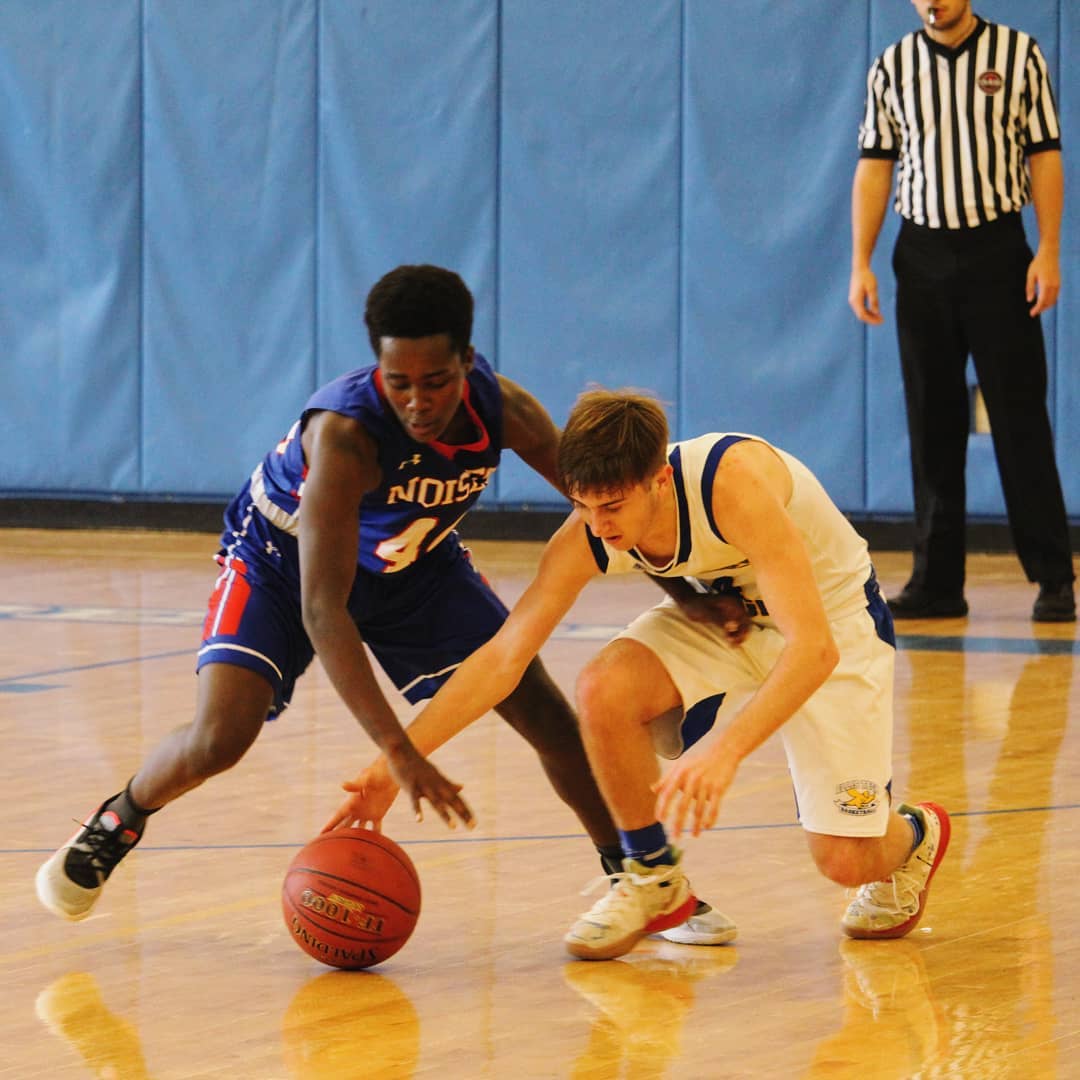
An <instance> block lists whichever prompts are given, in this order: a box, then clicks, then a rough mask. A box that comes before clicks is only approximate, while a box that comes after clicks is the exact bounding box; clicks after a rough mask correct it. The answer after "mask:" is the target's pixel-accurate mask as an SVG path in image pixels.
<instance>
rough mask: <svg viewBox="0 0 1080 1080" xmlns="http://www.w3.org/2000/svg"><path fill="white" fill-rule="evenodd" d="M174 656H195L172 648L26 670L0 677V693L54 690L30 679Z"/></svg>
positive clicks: (55, 676)
mask: <svg viewBox="0 0 1080 1080" xmlns="http://www.w3.org/2000/svg"><path fill="white" fill-rule="evenodd" d="M174 656H191V657H194V656H195V650H194V649H173V650H171V651H170V652H162V653H148V654H147V655H146V656H125V657H124V658H123V659H121V660H99V661H98V662H97V663H95V664H79V665H77V666H75V667H62V668H53V669H52V670H50V671H28V672H26V673H24V674H22V675H8V676H7V677H5V678H2V679H0V694H27V693H31V692H32V691H34V690H56V689H58V687H57V686H56V685H55V684H53V685H51V686H50V685H48V684H44V685H41V684H34V683H33V682H31V681H30V680H32V679H50V678H59V677H61V676H64V675H73V674H75V673H76V672H78V671H96V670H97V669H98V668H108V667H121V666H123V665H125V664H144V663H146V662H147V661H149V660H168V659H169V658H171V657H174Z"/></svg>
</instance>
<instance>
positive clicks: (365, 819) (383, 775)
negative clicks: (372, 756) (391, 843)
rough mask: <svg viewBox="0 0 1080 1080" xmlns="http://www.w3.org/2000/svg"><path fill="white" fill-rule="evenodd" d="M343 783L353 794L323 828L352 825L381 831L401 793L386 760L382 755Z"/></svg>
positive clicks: (323, 829)
mask: <svg viewBox="0 0 1080 1080" xmlns="http://www.w3.org/2000/svg"><path fill="white" fill-rule="evenodd" d="M341 786H342V788H343V789H344V790H345V791H348V792H350V793H351V794H350V795H349V797H348V798H347V799H346V800H345V801H344V802H343V803H342V804H341V805H340V806H339V807H338V808H337V810H335V811H334V813H333V814H332V815H331V817H330V820H329V821H327V823H326V824H325V825H324V826H323V827H322V831H323V832H329V831H330V830H331V829H338V828H341V827H342V826H353V827H358V828H362V829H374V830H375V832H382V819H383V818H384V817H385V816H386V813H387V811H388V810H389V809H390V807H391V806H393V804H394V800H395V799H396V798H397V794H398V786H397V784H395V783H394V781H393V780H392V779H391V777H390V773H389V772H388V771H387V768H386V762H385V761H383V760H382V759H381V758H380V759H379V760H378V761H377V762H376V763H375V764H374V765H369V766H368V768H366V769H365V770H364V771H363V772H362V773H360V775H359V776H357V777H356V779H355V780H346V781H345V782H344V783H343V784H342V785H341Z"/></svg>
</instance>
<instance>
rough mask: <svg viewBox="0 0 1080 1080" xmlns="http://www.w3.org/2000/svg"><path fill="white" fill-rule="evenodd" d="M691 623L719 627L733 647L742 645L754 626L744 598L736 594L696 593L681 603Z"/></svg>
mask: <svg viewBox="0 0 1080 1080" xmlns="http://www.w3.org/2000/svg"><path fill="white" fill-rule="evenodd" d="M679 606H680V607H681V608H682V610H683V611H684V612H685V613H686V617H687V618H688V619H690V621H691V622H704V623H712V624H713V625H715V626H719V627H720V629H721V630H723V631H724V633H725V634H726V635H727V639H728V641H730V642H731V643H732V645H741V644H742V643H743V641H744V640H745V639H746V635H747V634H748V633H749V632H750V627H751V626H752V625H753V623H752V622H751V619H750V616H749V614H747V611H746V605H745V604H744V603H743V601H742V597H741V596H738V595H736V594H735V593H695V594H694V595H692V596H688V597H686V598H685V599H683V600H680V601H679Z"/></svg>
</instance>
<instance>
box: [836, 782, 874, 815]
mask: <svg viewBox="0 0 1080 1080" xmlns="http://www.w3.org/2000/svg"><path fill="white" fill-rule="evenodd" d="M833 803H834V804H835V805H836V806H837V808H838V809H839V810H840V813H842V814H853V815H854V816H855V817H863V816H864V815H866V814H872V813H873V812H874V811H875V810H876V809H877V808H878V786H877V784H875V783H874V781H873V780H848V781H845V782H844V783H843V784H840V785H839V786H838V787H837V789H836V795H835V797H834V798H833Z"/></svg>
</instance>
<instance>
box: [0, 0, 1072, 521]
mask: <svg viewBox="0 0 1080 1080" xmlns="http://www.w3.org/2000/svg"><path fill="white" fill-rule="evenodd" d="M978 10H979V12H980V13H981V14H983V15H985V16H987V17H990V18H997V19H1001V20H1003V21H1009V20H1011V19H1012V20H1016V21H1017V23H1018V25H1020V26H1022V27H1023V28H1024V29H1026V30H1028V31H1030V32H1031V33H1032V34H1034V35H1035V36H1036V37H1037V38H1038V40H1039V42H1040V44H1041V45H1042V48H1043V51H1044V52H1045V53H1046V55H1047V58H1048V61H1049V63H1050V65H1051V71H1052V75H1053V77H1054V81H1055V88H1056V90H1057V97H1058V104H1059V107H1060V112H1061V118H1062V122H1063V133H1064V134H1063V138H1064V146H1065V162H1066V172H1067V176H1068V178H1069V183H1068V195H1067V198H1066V214H1065V224H1064V227H1063V230H1062V276H1063V289H1062V294H1061V300H1060V303H1059V305H1058V307H1057V308H1056V309H1055V311H1054V312H1052V313H1051V315H1050V316H1049V317H1047V318H1044V327H1045V330H1046V336H1047V344H1048V350H1049V357H1050V371H1051V392H1050V403H1051V409H1052V416H1053V419H1054V423H1055V430H1056V434H1057V445H1058V457H1059V463H1060V467H1061V473H1062V479H1063V483H1064V486H1065V491H1066V498H1067V502H1068V504H1069V507H1070V511H1071V512H1072V514H1073V515H1074V516H1076V515H1078V514H1080V472H1078V470H1077V469H1076V468H1075V464H1076V462H1077V461H1078V460H1080V431H1078V426H1077V424H1076V423H1075V422H1073V420H1072V418H1073V417H1075V415H1076V413H1077V410H1078V408H1080V365H1077V364H1076V363H1075V361H1074V360H1073V358H1074V357H1075V356H1076V355H1077V353H1078V350H1080V239H1078V232H1080V207H1078V202H1080V195H1078V194H1077V183H1076V178H1077V177H1080V77H1078V76H1077V75H1076V72H1077V71H1078V70H1080V14H1078V11H1077V9H1076V5H1075V3H1074V2H1073V0H1030V2H1028V3H1026V4H1024V5H1023V11H1022V12H1019V9H1017V8H1016V6H1015V5H1014V4H1010V3H1008V2H1007V0H985V2H984V3H981V4H980V5H979V7H978ZM739 11H740V9H739V8H738V6H737V5H732V4H728V3H718V2H716V0H581V2H580V3H572V4H568V3H565V2H564V0H455V2H454V3H446V2H445V0H191V2H185V3H179V2H176V0H95V2H94V3H93V4H87V3H85V2H83V0H8V2H6V3H3V4H0V295H2V296H3V302H2V303H0V357H2V360H0V363H2V365H3V367H2V371H3V393H2V394H0V424H3V425H4V429H5V433H6V434H7V435H8V436H9V437H10V439H11V443H12V445H15V446H18V447H19V448H20V449H19V453H18V454H16V455H12V456H10V457H9V462H8V469H7V473H6V476H5V479H4V480H3V482H2V483H0V495H3V494H6V495H9V496H10V495H18V494H20V493H35V494H38V493H46V494H53V495H71V496H81V495H88V496H100V495H117V496H147V497H157V498H160V497H177V498H183V497H219V496H220V497H224V496H228V495H229V494H231V493H232V492H233V491H234V490H235V489H236V488H237V487H238V485H239V484H240V483H241V482H242V481H243V480H244V478H245V477H246V476H247V474H248V472H249V471H250V469H251V467H252V466H253V464H254V463H255V461H256V460H257V459H258V458H259V457H260V456H261V454H262V453H263V452H264V451H265V449H266V448H267V447H268V446H269V445H270V444H272V443H273V442H274V441H275V440H276V439H278V438H279V437H280V436H281V435H282V434H283V433H284V432H285V430H286V429H287V428H288V426H289V424H290V423H291V422H292V420H293V419H294V417H295V415H296V413H297V410H298V409H299V408H300V407H301V405H302V404H303V402H304V400H305V399H306V397H307V395H308V394H309V393H310V392H311V391H312V390H313V389H314V388H315V387H316V386H318V385H319V384H320V383H322V382H325V381H326V380H328V379H330V378H332V377H334V376H335V375H337V374H339V373H340V372H342V371H345V370H347V369H349V368H352V367H355V366H359V365H362V364H366V363H369V362H370V360H371V351H370V347H369V345H368V342H367V335H366V332H365V329H364V325H363V303H364V297H365V295H366V293H367V291H368V289H369V288H370V287H371V285H372V284H373V283H374V281H375V280H376V279H377V278H378V277H379V276H380V275H381V274H383V273H384V272H385V271H386V270H389V269H391V268H392V267H393V266H396V265H398V264H399V263H404V262H421V261H424V262H436V263H441V264H443V265H448V266H452V267H454V268H456V269H458V270H459V271H460V272H461V273H462V275H463V276H464V277H465V279H466V280H467V281H468V282H469V284H470V285H471V287H472V288H473V291H474V292H475V294H476V299H477V320H476V328H475V334H474V341H475V343H476V345H477V347H478V348H479V349H480V351H481V352H484V353H485V354H486V355H488V357H489V358H490V359H492V360H493V361H494V363H495V364H496V367H497V368H498V370H499V371H501V372H502V373H504V374H506V375H508V376H509V377H511V378H514V379H516V380H518V381H520V382H522V383H523V384H524V385H526V386H527V387H528V388H529V389H531V390H533V392H534V393H536V395H537V396H538V397H539V398H540V400H541V401H542V402H543V403H544V405H545V406H546V407H547V408H548V409H549V410H550V412H551V413H552V415H553V416H554V418H555V420H556V422H559V423H561V422H562V421H563V420H564V419H565V416H566V412H567V409H568V408H569V407H570V405H571V403H572V402H573V400H574V398H575V397H576V395H577V394H578V393H579V392H580V391H581V390H582V389H584V388H585V387H586V385H587V384H588V383H590V382H598V383H602V384H604V385H607V386H623V385H633V386H641V387H647V388H651V389H653V390H655V391H656V392H657V393H658V394H659V395H660V396H661V398H662V399H663V400H664V401H665V402H667V403H668V404H669V412H670V416H671V420H672V429H673V434H674V435H675V436H677V437H681V436H690V435H694V434H698V433H699V432H701V431H704V430H707V429H728V430H743V431H753V432H759V433H761V434H763V435H765V436H766V437H768V438H770V439H772V440H774V441H775V442H777V443H779V444H780V445H782V446H784V447H786V448H787V449H789V450H791V451H793V452H794V453H796V454H798V455H799V456H801V457H802V458H804V459H805V460H806V461H807V462H808V463H809V464H810V465H811V466H812V467H813V468H814V469H815V470H816V471H817V473H818V474H819V476H820V477H821V478H822V480H823V481H824V482H825V484H826V486H827V487H828V488H829V489H830V490H831V492H832V493H833V495H834V497H835V498H836V500H837V501H838V502H839V503H840V505H841V506H842V508H843V509H845V510H847V511H849V512H853V513H880V514H897V513H899V514H905V513H908V512H910V508H911V493H910V473H909V459H908V443H907V430H906V422H905V419H904V409H903V397H902V391H901V384H900V375H899V364H898V360H897V354H896V342H895V325H894V319H893V315H892V304H893V299H894V288H893V279H892V271H891V268H890V265H889V261H890V255H891V250H892V245H893V241H894V238H895V234H896V219H895V214H893V213H892V212H891V211H890V212H889V214H888V216H887V218H886V223H885V228H884V230H883V233H882V237H881V240H880V241H879V244H878V249H877V253H876V256H875V264H874V265H875V270H876V272H877V275H878V279H879V283H880V286H881V294H882V302H883V305H884V308H885V311H886V316H887V322H886V325H885V326H883V327H878V328H872V329H869V330H868V329H866V328H864V327H863V326H862V325H861V324H860V323H858V322H857V321H856V320H855V318H854V316H853V315H852V314H851V313H850V311H849V310H848V307H847V281H848V271H849V262H850V239H849V238H850V213H849V205H850V190H851V177H852V171H853V169H854V167H855V163H856V160H857V146H856V131H857V127H858V122H859V117H860V112H861V108H862V103H863V94H864V90H865V76H866V71H867V68H868V67H869V65H870V63H871V61H872V59H873V57H874V56H875V55H876V54H877V53H878V52H879V51H880V50H881V49H882V48H883V47H884V46H885V45H887V44H888V43H890V42H891V41H893V40H896V39H897V38H899V37H900V36H901V35H902V34H904V33H906V32H907V31H908V30H910V29H912V28H913V27H914V26H915V15H914V11H913V9H912V8H911V6H910V5H909V4H906V3H897V2H896V0H836V2H834V3H831V4H798V5H795V4H773V5H764V6H761V5H759V6H758V7H756V8H754V9H753V11H752V13H749V14H747V13H744V14H743V15H741V16H740V15H739V14H737V13H738V12H739ZM1025 218H1026V221H1027V223H1028V228H1029V236H1030V237H1031V238H1032V239H1034V238H1035V236H1036V235H1037V233H1036V230H1035V227H1034V218H1033V215H1032V214H1031V212H1030V211H1028V212H1027V213H1026V215H1025ZM968 475H969V509H970V510H971V512H972V513H975V514H992V515H1000V514H1002V513H1003V505H1002V499H1001V493H1000V485H999V483H998V479H997V470H996V466H995V463H994V459H993V450H992V447H991V445H990V439H989V437H988V436H976V437H973V438H972V441H971V447H970V453H969V469H968ZM485 504H486V505H507V506H520V505H528V506H537V505H557V504H559V500H558V499H557V497H556V496H555V494H554V493H553V492H552V491H551V490H550V488H548V486H547V485H546V484H545V483H544V481H542V480H541V479H540V478H539V477H537V476H535V475H534V474H533V473H531V472H530V470H528V469H527V468H525V467H524V466H523V465H521V463H520V462H518V461H517V460H516V458H514V457H513V456H512V455H508V456H507V458H506V460H505V465H504V467H503V468H502V469H501V470H500V473H499V476H498V478H497V482H496V484H495V485H494V486H493V488H492V490H491V491H490V492H488V493H487V494H486V495H485Z"/></svg>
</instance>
